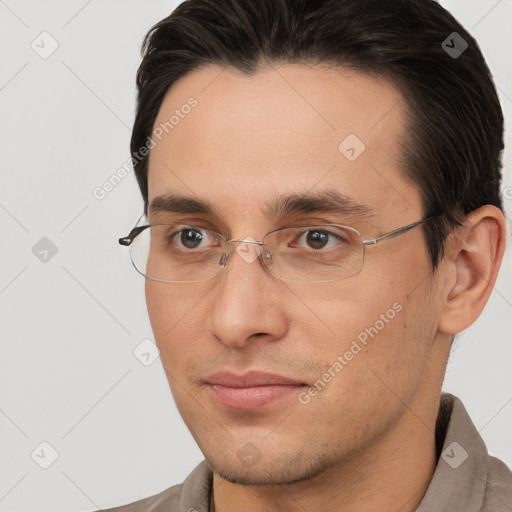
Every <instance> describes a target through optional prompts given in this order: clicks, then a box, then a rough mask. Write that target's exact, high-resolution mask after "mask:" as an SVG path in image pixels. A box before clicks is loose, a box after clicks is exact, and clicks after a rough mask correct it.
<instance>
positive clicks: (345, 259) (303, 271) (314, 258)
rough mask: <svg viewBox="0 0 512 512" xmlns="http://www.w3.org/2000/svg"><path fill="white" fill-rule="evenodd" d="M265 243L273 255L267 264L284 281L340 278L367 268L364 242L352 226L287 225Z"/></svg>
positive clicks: (266, 238) (314, 280) (272, 234)
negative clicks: (291, 226) (287, 226)
mask: <svg viewBox="0 0 512 512" xmlns="http://www.w3.org/2000/svg"><path fill="white" fill-rule="evenodd" d="M264 242H265V246H264V247H265V250H266V251H268V252H269V253H270V254H271V255H272V257H271V259H270V262H269V263H267V267H268V269H269V271H270V272H271V273H272V274H273V275H274V276H275V277H277V278H279V279H282V280H284V281H295V282H325V281H337V280H339V279H345V278H347V277H351V276H353V275H355V274H357V273H359V272H360V271H361V269H362V267H363V260H364V246H363V242H362V240H361V237H360V235H359V233H358V232H357V231H356V230H355V229H352V228H349V227H342V226H333V225H320V226H305V227H298V228H297V227H296V228H286V229H281V230H279V231H274V232H273V233H270V234H269V235H267V236H266V237H265V240H264Z"/></svg>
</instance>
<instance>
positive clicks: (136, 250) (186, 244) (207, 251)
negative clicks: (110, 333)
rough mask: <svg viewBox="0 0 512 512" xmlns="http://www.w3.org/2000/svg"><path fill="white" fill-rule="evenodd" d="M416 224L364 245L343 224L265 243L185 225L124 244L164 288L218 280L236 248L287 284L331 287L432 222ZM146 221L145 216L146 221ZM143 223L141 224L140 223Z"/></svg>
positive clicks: (290, 230) (133, 235)
mask: <svg viewBox="0 0 512 512" xmlns="http://www.w3.org/2000/svg"><path fill="white" fill-rule="evenodd" d="M436 217H439V215H437V216H434V217H429V218H427V219H423V220H420V221H418V222H414V223H413V224H409V225H407V226H403V227H401V228H398V229H395V230H393V231H390V232H389V233H386V234H384V235H381V236H379V237H378V238H374V239H373V240H363V239H362V237H361V235H360V234H359V232H358V231H357V230H356V229H354V228H352V227H349V226H344V225H341V224H320V225H311V226H291V227H285V228H280V229H276V230H275V231H271V232H270V233H267V234H266V235H265V236H264V237H263V240H262V241H257V240H253V239H250V238H248V239H238V238H232V239H229V240H226V238H225V237H224V236H223V235H221V234H220V233H217V232H215V231H213V230H211V229H206V228H204V227H200V226H194V225H191V224H182V223H169V224H151V225H149V224H148V225H144V226H139V227H134V228H133V229H132V230H131V232H130V234H129V235H128V236H126V237H124V238H120V239H119V243H120V244H121V245H125V246H129V251H130V258H131V260H132V263H133V266H134V267H135V269H136V270H137V271H138V272H139V273H140V274H142V275H143V276H144V277H146V278H147V279H150V280H153V281H160V282H163V283H191V282H200V281H206V280H208V279H212V278H214V277H215V276H216V275H217V274H219V272H220V271H221V270H222V269H223V268H225V267H226V266H227V264H228V262H229V260H230V258H231V257H232V254H233V247H234V246H233V245H228V244H232V243H235V242H237V243H241V244H243V245H239V246H238V247H237V249H236V252H237V253H238V255H239V256H240V257H242V258H243V259H244V260H245V261H246V262H247V263H252V262H253V261H255V260H256V259H257V258H259V259H260V260H261V262H262V264H263V266H264V267H265V268H267V269H268V271H269V272H270V273H271V274H272V275H273V276H274V277H276V278H277V279H279V280H281V281H291V282H297V283H325V282H331V281H338V280H341V279H346V278H348V277H352V276H354V275H356V274H358V273H359V272H361V269H362V268H363V262H364V255H365V248H366V246H367V245H375V244H377V243H379V242H381V241H383V240H386V239H389V238H393V237H395V236H398V235H401V234H402V233H405V232H406V231H409V230H410V229H413V228H415V227H416V226H419V225H420V224H423V223H425V222H427V221H429V220H431V219H434V218H436ZM141 218H142V217H141ZM139 221H140V219H139Z"/></svg>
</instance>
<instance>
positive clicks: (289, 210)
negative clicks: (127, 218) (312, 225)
mask: <svg viewBox="0 0 512 512" xmlns="http://www.w3.org/2000/svg"><path fill="white" fill-rule="evenodd" d="M262 211H263V213H264V214H265V215H266V216H267V217H271V218H272V217H278V216H285V215H293V214H311V213H334V214H341V215H347V216H351V217H354V218H357V219H370V218H373V217H375V216H376V214H375V211H374V210H373V209H372V208H370V207H369V206H366V205H364V204H362V203H360V202H359V201H357V200H356V199H355V198H354V197H351V196H348V195H346V194H343V193H341V192H338V191H336V190H325V191H321V192H314V193H311V192H308V193H302V194H289V195H281V196H277V197H275V198H273V199H271V200H270V201H269V202H267V203H266V204H265V205H264V208H263V210H262ZM149 212H150V215H156V214H157V213H161V212H168V213H181V214H188V213H191V214H205V215H210V216H217V215H216V211H215V208H214V207H213V206H212V204H211V203H210V202H209V201H207V200H201V199H195V198H193V197H189V196H181V195H177V194H165V195H161V196H157V197H155V198H154V199H153V200H152V201H151V204H150V207H149Z"/></svg>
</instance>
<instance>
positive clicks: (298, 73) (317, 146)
mask: <svg viewBox="0 0 512 512" xmlns="http://www.w3.org/2000/svg"><path fill="white" fill-rule="evenodd" d="M187 105H194V106H193V108H189V107H188V106H187ZM406 108H407V107H406V104H405V101H404V98H403V96H402V95H401V93H400V92H399V91H398V90H397V89H396V88H395V87H394V86H393V85H392V84H391V83H389V82H388V81H386V80H384V79H383V78H380V77H376V76H371V75H368V74H363V73H361V72H358V71H355V70H351V69H346V68H339V67H337V68H330V69H327V68H325V67H320V66H305V65H296V64H283V65H272V66H267V67H265V68H262V69H261V70H260V71H258V72H257V73H255V74H252V75H247V74H244V73H242V72H239V71H235V70H233V69H231V68H224V69H223V68H220V67H217V66H206V67H203V68H200V69H198V70H195V71H193V72H191V73H188V74H187V75H185V76H184V77H182V78H180V79H179V80H178V81H177V82H175V83H174V84H173V86H172V87H171V88H170V90H169V91H168V93H167V95H166V97H165V99H164V101H163V103H162V106H161V108H160V111H159V113H158V116H157V119H156V121H155V124H154V128H153V130H154V131H153V134H155V133H157V130H158V129H159V128H160V131H159V132H158V133H159V137H158V138H155V136H154V135H153V140H154V142H155V143H156V144H155V147H154V148H153V149H152V150H151V152H150V158H149V173H148V188H149V199H150V201H151V199H152V198H153V197H155V196H157V195H161V194H163V193H166V192H167V193H169V192H173V193H182V194H185V195H187V196H191V195H195V196H198V197H200V198H207V199H208V201H209V202H210V203H212V204H220V205H223V206H224V207H225V210H226V213H227V212H229V210H230V209H235V207H236V206H240V205H242V204H246V205H247V204H250V203H253V202H257V201H258V200H260V199H261V200H263V199H264V197H268V195H269V194H273V195H275V194H290V193H302V194H303V193H306V192H307V191H308V190H312V189H313V188H316V189H317V190H318V189H329V188H330V189H333V188H336V189H337V190H339V191H340V192H342V193H344V194H347V195H350V196H353V197H356V198H358V199H359V201H360V202H367V203H369V204H372V206H373V205H375V204H377V205H378V204H379V203H381V204H382V205H383V206H395V207H396V206H397V204H396V203H403V204H400V205H399V206H401V207H402V208H405V209H407V208H408V205H407V201H403V198H402V200H400V197H401V196H402V194H406V195H409V196H410V195H411V194H412V195H416V196H417V197H416V198H414V197H413V198H411V200H412V201H413V202H414V201H415V199H417V201H418V205H419V199H420V198H419V196H418V194H417V193H416V194H415V192H414V191H413V190H412V189H411V184H410V183H408V182H406V180H405V178H404V177H403V176H402V174H401V172H400V169H399V163H398V162H399V157H400V152H401V148H400V146H399V141H403V140H404V134H405V133H406V132H405V126H404V122H405V112H406ZM160 139H161V140H160ZM354 157H355V158H354ZM391 189H392V190H394V192H393V193H392V194H390V191H391ZM234 197H236V199H234ZM391 203H395V204H394V205H392V204H391ZM409 203H410V201H409ZM409 207H410V204H409Z"/></svg>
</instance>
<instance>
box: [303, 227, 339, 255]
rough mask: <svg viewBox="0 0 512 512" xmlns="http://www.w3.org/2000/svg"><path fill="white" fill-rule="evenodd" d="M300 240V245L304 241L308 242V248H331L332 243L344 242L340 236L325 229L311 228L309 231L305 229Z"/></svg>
mask: <svg viewBox="0 0 512 512" xmlns="http://www.w3.org/2000/svg"><path fill="white" fill-rule="evenodd" d="M298 240H299V245H300V242H301V241H302V242H305V243H306V244H307V248H308V249H314V250H320V249H325V248H330V247H331V245H332V243H335V242H343V239H342V238H341V237H340V236H338V235H336V234H335V233H331V232H330V231H326V230H323V229H309V230H308V231H304V233H302V234H301V235H300V236H299V238H298ZM329 244H330V245H329Z"/></svg>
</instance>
